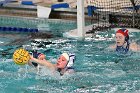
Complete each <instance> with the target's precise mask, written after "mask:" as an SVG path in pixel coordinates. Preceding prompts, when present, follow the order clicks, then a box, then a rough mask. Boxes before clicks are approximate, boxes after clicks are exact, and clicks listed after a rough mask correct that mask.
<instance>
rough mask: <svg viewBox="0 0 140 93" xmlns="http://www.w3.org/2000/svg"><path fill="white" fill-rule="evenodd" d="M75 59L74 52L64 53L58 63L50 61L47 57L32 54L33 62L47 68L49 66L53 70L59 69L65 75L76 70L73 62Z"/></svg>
mask: <svg viewBox="0 0 140 93" xmlns="http://www.w3.org/2000/svg"><path fill="white" fill-rule="evenodd" d="M74 60H75V55H74V54H68V53H63V54H61V55H60V57H59V58H58V59H57V63H56V64H52V63H51V62H49V61H48V60H46V59H42V60H40V59H37V58H35V57H33V56H31V60H30V61H31V62H35V63H37V64H40V65H43V66H46V67H47V68H49V69H50V70H52V71H58V72H59V73H60V75H61V76H62V75H64V74H65V73H73V72H74V68H73V64H74Z"/></svg>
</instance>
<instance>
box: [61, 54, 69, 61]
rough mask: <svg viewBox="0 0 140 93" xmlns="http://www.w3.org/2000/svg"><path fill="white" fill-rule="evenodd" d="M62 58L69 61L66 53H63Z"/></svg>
mask: <svg viewBox="0 0 140 93" xmlns="http://www.w3.org/2000/svg"><path fill="white" fill-rule="evenodd" d="M62 56H64V57H65V58H66V60H67V61H69V55H68V53H63V54H62Z"/></svg>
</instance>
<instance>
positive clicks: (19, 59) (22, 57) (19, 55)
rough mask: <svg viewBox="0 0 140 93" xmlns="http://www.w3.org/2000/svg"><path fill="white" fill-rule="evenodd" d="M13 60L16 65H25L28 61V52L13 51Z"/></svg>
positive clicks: (21, 49) (21, 50)
mask: <svg viewBox="0 0 140 93" xmlns="http://www.w3.org/2000/svg"><path fill="white" fill-rule="evenodd" d="M13 60H14V62H15V63H16V64H18V65H25V64H26V63H28V61H29V60H30V55H29V52H28V51H26V50H25V49H23V48H20V49H17V50H15V51H14V54H13Z"/></svg>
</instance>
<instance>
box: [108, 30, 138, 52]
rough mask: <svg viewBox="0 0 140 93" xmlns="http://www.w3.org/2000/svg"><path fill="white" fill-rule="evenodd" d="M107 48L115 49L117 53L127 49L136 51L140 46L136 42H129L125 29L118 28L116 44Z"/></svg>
mask: <svg viewBox="0 0 140 93" xmlns="http://www.w3.org/2000/svg"><path fill="white" fill-rule="evenodd" d="M109 48H111V49H114V50H116V52H118V53H122V54H126V53H127V52H128V51H134V52H137V51H139V50H140V46H139V45H137V44H136V43H130V41H129V34H128V30H127V29H119V30H118V31H117V32H116V44H115V45H112V46H110V47H109Z"/></svg>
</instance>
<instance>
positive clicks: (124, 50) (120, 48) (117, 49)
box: [116, 42, 130, 54]
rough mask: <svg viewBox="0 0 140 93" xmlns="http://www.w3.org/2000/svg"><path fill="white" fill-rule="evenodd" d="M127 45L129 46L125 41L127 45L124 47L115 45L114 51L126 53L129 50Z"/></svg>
mask: <svg viewBox="0 0 140 93" xmlns="http://www.w3.org/2000/svg"><path fill="white" fill-rule="evenodd" d="M129 46H130V43H129V42H127V45H126V47H123V46H117V47H116V52H119V53H124V54H125V53H127V52H128V51H129Z"/></svg>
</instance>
